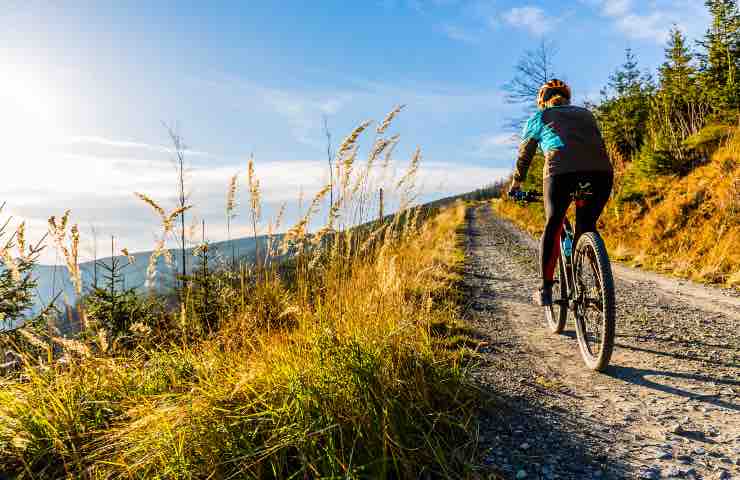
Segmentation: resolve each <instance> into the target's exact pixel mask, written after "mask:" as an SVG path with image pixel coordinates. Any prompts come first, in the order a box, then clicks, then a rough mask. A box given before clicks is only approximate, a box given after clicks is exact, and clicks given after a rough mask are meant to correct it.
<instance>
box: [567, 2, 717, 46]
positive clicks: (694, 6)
mask: <svg viewBox="0 0 740 480" xmlns="http://www.w3.org/2000/svg"><path fill="white" fill-rule="evenodd" d="M581 2H582V3H584V4H586V5H589V6H591V7H593V8H596V9H597V10H598V12H599V14H600V15H602V16H603V17H607V18H610V19H612V20H613V21H614V25H615V26H616V28H617V30H619V31H620V32H621V33H623V34H624V35H625V36H627V37H628V38H632V39H636V40H652V41H654V42H656V43H659V44H663V43H665V41H666V40H667V38H668V32H669V31H670V29H671V28H672V26H673V25H678V26H679V28H681V29H682V30H683V31H684V32H685V33H688V34H689V35H690V36H696V35H699V34H700V33H701V32H702V29H703V28H704V26H705V25H706V24H707V20H708V14H707V10H706V8H705V7H704V6H703V5H702V4H703V2H699V1H697V0H653V1H651V2H640V3H636V2H634V1H633V0H581Z"/></svg>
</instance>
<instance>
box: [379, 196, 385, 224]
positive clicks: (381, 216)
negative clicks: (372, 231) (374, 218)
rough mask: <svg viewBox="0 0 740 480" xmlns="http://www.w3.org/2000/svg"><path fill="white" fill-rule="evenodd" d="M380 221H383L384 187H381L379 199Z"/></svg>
mask: <svg viewBox="0 0 740 480" xmlns="http://www.w3.org/2000/svg"><path fill="white" fill-rule="evenodd" d="M378 205H379V207H378V221H379V222H382V221H383V216H384V215H383V189H382V188H381V189H380V191H379V200H378Z"/></svg>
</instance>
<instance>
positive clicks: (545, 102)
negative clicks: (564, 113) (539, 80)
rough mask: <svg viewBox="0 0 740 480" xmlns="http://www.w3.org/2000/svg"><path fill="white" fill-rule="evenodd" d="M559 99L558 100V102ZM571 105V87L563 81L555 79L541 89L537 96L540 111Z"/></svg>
mask: <svg viewBox="0 0 740 480" xmlns="http://www.w3.org/2000/svg"><path fill="white" fill-rule="evenodd" d="M556 99H557V100H556ZM569 103H570V87H569V86H568V85H566V84H565V82H563V81H562V80H558V79H557V78H553V79H552V80H550V81H549V82H547V83H545V84H544V85H542V86H541V87H540V91H539V93H538V94H537V106H538V107H539V108H540V109H544V108H547V107H552V106H555V105H567V104H569Z"/></svg>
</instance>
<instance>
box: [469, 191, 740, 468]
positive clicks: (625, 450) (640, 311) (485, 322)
mask: <svg viewBox="0 0 740 480" xmlns="http://www.w3.org/2000/svg"><path fill="white" fill-rule="evenodd" d="M467 217H468V218H467V222H468V224H467V231H468V235H467V258H468V260H467V265H466V275H465V288H466V294H467V299H468V305H467V308H466V311H467V317H468V319H469V321H470V322H471V323H472V324H473V325H474V326H475V327H476V328H477V330H478V331H479V332H480V335H481V337H482V340H483V342H484V343H483V345H485V346H484V347H483V348H482V349H481V351H482V354H483V360H482V363H481V365H480V368H478V369H477V372H476V379H477V380H478V382H479V383H480V385H481V388H483V389H484V391H486V392H490V394H491V399H492V400H491V402H488V404H487V406H486V408H485V412H484V414H483V418H482V420H481V432H480V436H481V445H482V448H483V454H482V456H483V463H484V470H485V471H486V472H490V474H492V477H491V478H518V479H521V478H527V479H530V478H542V479H552V478H561V479H598V478H615V479H616V478H645V479H658V478H697V479H731V478H736V479H739V480H740V303H737V302H738V299H737V297H733V296H732V295H731V294H727V293H726V292H722V291H720V290H719V289H708V288H706V287H697V286H696V285H691V284H687V283H686V282H680V281H677V280H673V279H667V278H666V277H658V276H655V275H654V274H646V273H645V274H643V272H639V271H635V270H633V269H625V268H617V269H615V271H616V274H617V282H616V286H617V302H618V306H617V342H616V343H617V346H616V348H615V352H614V355H613V357H612V366H611V367H610V368H609V369H608V370H607V372H606V373H603V374H598V373H593V372H591V371H589V370H587V369H586V368H585V367H584V366H583V363H582V360H581V358H580V354H579V352H578V347H577V343H576V340H575V333H574V330H573V325H572V323H569V324H568V326H567V327H566V331H565V333H564V335H552V334H549V333H548V332H547V331H546V329H545V327H544V318H543V313H542V310H541V309H540V308H538V307H535V306H534V305H532V303H531V300H530V295H531V291H532V289H533V288H534V287H535V286H536V285H537V284H538V283H539V280H538V278H539V277H538V272H537V270H538V268H537V264H536V256H535V255H536V250H535V248H534V243H533V241H532V239H531V238H529V237H527V236H526V235H525V234H522V233H521V232H520V231H519V230H517V229H516V228H514V227H513V226H512V225H511V224H510V223H509V222H507V221H505V220H502V219H500V218H497V217H496V216H494V215H493V213H492V212H491V209H490V208H489V206H487V205H481V206H476V207H473V208H471V209H470V210H469V211H468V216H467ZM697 288H698V290H696V289H697ZM692 289H694V290H692Z"/></svg>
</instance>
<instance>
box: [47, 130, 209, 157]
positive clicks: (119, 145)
mask: <svg viewBox="0 0 740 480" xmlns="http://www.w3.org/2000/svg"><path fill="white" fill-rule="evenodd" d="M58 143H60V144H62V145H78V144H84V145H96V146H103V147H111V148H115V149H133V150H145V151H150V152H158V153H174V149H173V148H172V147H169V146H165V145H156V144H151V143H143V142H134V141H129V140H117V139H112V138H106V137H99V136H90V135H88V136H85V135H75V136H68V137H62V138H61V139H59V142H58ZM185 151H186V152H187V153H188V155H199V156H211V154H210V153H208V152H202V151H199V150H192V149H189V148H186V149H185Z"/></svg>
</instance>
